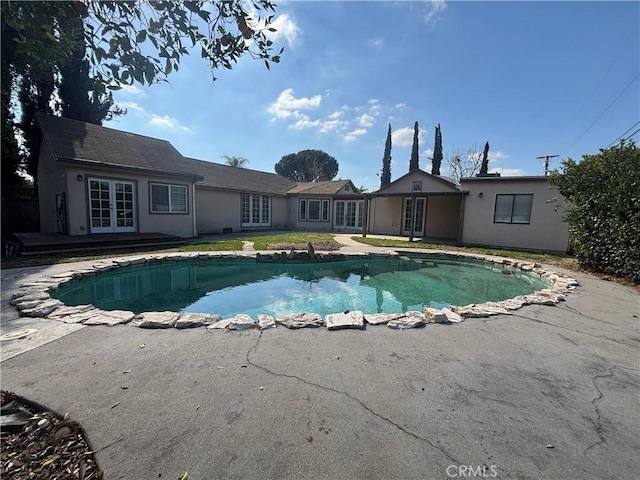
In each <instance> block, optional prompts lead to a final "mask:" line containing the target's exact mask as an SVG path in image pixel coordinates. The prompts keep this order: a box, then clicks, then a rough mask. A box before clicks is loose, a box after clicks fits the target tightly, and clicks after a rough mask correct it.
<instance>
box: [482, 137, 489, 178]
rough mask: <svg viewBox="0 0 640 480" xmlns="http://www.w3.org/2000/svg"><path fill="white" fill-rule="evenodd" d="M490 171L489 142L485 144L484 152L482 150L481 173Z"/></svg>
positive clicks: (484, 173)
mask: <svg viewBox="0 0 640 480" xmlns="http://www.w3.org/2000/svg"><path fill="white" fill-rule="evenodd" d="M487 173H489V142H487V143H485V144H484V152H482V165H480V175H486V174H487Z"/></svg>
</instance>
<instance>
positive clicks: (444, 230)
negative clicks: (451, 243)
mask: <svg viewBox="0 0 640 480" xmlns="http://www.w3.org/2000/svg"><path fill="white" fill-rule="evenodd" d="M459 223H460V196H459V195H455V196H449V195H447V196H437V195H432V196H430V197H428V198H427V219H426V222H425V230H424V236H425V237H430V238H447V239H455V238H457V236H458V225H459Z"/></svg>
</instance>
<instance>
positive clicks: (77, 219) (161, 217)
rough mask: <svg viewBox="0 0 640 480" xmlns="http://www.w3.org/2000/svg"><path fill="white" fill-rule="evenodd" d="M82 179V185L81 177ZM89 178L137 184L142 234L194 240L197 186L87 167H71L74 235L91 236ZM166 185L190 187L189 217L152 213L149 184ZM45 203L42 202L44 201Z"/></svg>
mask: <svg viewBox="0 0 640 480" xmlns="http://www.w3.org/2000/svg"><path fill="white" fill-rule="evenodd" d="M78 175H82V181H78V179H77V176H78ZM89 178H103V179H107V180H127V181H131V182H133V183H134V188H135V191H136V197H135V198H136V206H135V209H136V231H137V232H140V233H166V234H168V235H176V236H180V237H184V238H187V237H192V236H193V223H194V222H193V202H192V198H193V197H192V195H193V188H192V185H193V182H192V181H190V180H189V179H186V178H176V177H173V178H170V177H166V176H161V175H149V174H144V176H142V175H141V174H139V173H135V172H127V171H124V170H123V171H120V170H116V169H107V168H99V167H97V168H96V167H86V166H84V165H75V164H67V166H66V191H67V207H68V219H69V234H70V235H87V234H88V233H90V224H89V210H88V208H89V203H88V181H89ZM150 183H165V184H172V185H185V186H186V187H187V208H188V213H186V214H175V213H174V214H171V213H151V212H150V206H149V184H150ZM41 203H42V199H41Z"/></svg>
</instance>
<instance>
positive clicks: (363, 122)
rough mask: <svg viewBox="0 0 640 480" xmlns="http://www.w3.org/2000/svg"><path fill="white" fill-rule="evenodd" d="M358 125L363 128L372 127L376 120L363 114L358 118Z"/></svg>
mask: <svg viewBox="0 0 640 480" xmlns="http://www.w3.org/2000/svg"><path fill="white" fill-rule="evenodd" d="M358 123H359V124H360V126H362V127H372V126H373V125H374V124H375V123H376V120H375V118H373V117H372V116H371V115H367V114H366V113H363V114H362V115H360V116H359V117H358Z"/></svg>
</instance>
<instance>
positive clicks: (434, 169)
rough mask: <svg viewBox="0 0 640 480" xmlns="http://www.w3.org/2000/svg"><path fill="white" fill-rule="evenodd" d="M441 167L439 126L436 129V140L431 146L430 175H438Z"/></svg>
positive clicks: (440, 134)
mask: <svg viewBox="0 0 640 480" xmlns="http://www.w3.org/2000/svg"><path fill="white" fill-rule="evenodd" d="M440 165H442V131H441V130H440V124H438V126H437V127H436V138H435V142H434V145H433V160H432V162H431V175H440Z"/></svg>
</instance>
